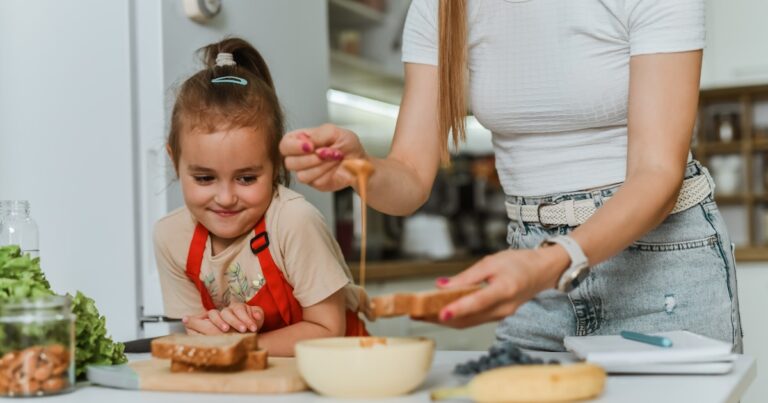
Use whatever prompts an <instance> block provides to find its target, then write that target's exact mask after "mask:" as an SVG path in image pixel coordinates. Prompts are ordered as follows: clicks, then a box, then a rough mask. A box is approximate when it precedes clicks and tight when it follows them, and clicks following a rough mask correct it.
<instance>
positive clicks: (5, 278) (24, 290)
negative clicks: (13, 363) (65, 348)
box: [0, 245, 128, 379]
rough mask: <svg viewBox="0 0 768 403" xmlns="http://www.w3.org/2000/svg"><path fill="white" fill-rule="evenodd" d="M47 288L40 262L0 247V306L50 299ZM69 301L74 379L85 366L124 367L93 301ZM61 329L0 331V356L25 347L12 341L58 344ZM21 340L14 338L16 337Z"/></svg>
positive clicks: (34, 326) (80, 376)
mask: <svg viewBox="0 0 768 403" xmlns="http://www.w3.org/2000/svg"><path fill="white" fill-rule="evenodd" d="M54 294H55V293H54V292H53V290H51V285H50V283H49V282H48V280H47V279H46V278H45V274H44V273H43V271H42V270H41V269H40V259H39V258H34V259H33V258H31V257H30V256H29V255H22V254H21V250H20V249H19V247H18V246H15V245H10V246H2V247H0V304H4V303H7V302H12V301H14V300H19V299H25V298H37V297H42V296H47V295H54ZM68 296H69V297H70V298H71V300H72V313H74V314H75V315H77V319H76V320H75V373H76V376H77V378H78V379H83V378H84V377H85V370H86V367H87V366H88V365H91V364H97V365H111V364H122V363H125V362H126V361H128V360H127V358H126V357H125V354H124V353H123V350H124V348H125V346H124V345H123V344H122V343H116V342H114V341H112V339H111V338H110V337H108V336H107V328H106V319H105V318H104V316H102V315H99V311H98V310H97V309H96V304H95V302H94V301H93V299H91V298H88V297H87V296H86V295H85V294H83V293H81V292H80V291H78V292H77V293H76V294H75V296H74V297H73V296H71V295H69V294H68ZM60 329H61V328H60V327H58V328H53V327H48V326H46V325H39V324H31V325H24V326H23V327H19V326H15V327H11V326H3V327H0V354H5V353H6V352H8V351H14V350H17V349H20V348H23V347H25V346H18V345H15V344H16V343H14V342H13V341H14V340H24V343H25V345H29V344H45V342H46V341H47V340H60V339H61V337H62V335H60V334H58V333H60V332H61V330H60ZM19 332H21V333H23V335H24V337H23V338H20V337H17V336H18V333H19Z"/></svg>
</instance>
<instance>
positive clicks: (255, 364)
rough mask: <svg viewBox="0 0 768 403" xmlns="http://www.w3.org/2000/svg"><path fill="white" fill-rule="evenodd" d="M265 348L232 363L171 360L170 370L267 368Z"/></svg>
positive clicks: (256, 369) (231, 370) (200, 370)
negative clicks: (214, 363) (196, 363)
mask: <svg viewBox="0 0 768 403" xmlns="http://www.w3.org/2000/svg"><path fill="white" fill-rule="evenodd" d="M267 365H268V364H267V350H265V349H260V350H254V351H249V352H248V354H246V356H245V359H244V360H242V361H240V362H238V363H235V364H233V365H226V366H219V365H192V364H187V363H185V362H181V361H174V360H171V372H239V371H261V370H263V369H267Z"/></svg>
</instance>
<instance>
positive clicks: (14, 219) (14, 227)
mask: <svg viewBox="0 0 768 403" xmlns="http://www.w3.org/2000/svg"><path fill="white" fill-rule="evenodd" d="M5 245H19V247H20V248H21V253H29V255H30V256H31V257H33V258H35V257H39V256H40V248H39V246H38V245H39V239H38V230H37V223H35V220H33V219H32V217H30V216H29V202H28V201H26V200H4V201H2V202H0V246H5Z"/></svg>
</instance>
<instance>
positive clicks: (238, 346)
mask: <svg viewBox="0 0 768 403" xmlns="http://www.w3.org/2000/svg"><path fill="white" fill-rule="evenodd" d="M257 340H258V339H257V336H256V333H244V334H241V333H229V334H221V335H214V336H204V335H186V334H173V335H170V336H166V337H161V338H158V339H155V340H152V356H154V357H157V358H165V359H171V360H173V361H176V362H181V363H185V364H190V365H195V366H220V367H226V366H231V365H235V364H238V363H240V362H242V361H244V360H245V358H246V355H247V354H248V352H249V351H251V350H254V349H256V348H257V347H258V343H257Z"/></svg>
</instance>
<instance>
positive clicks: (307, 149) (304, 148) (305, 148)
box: [301, 143, 312, 153]
mask: <svg viewBox="0 0 768 403" xmlns="http://www.w3.org/2000/svg"><path fill="white" fill-rule="evenodd" d="M301 150H302V151H304V152H305V153H308V152H311V151H312V147H311V146H310V145H309V143H301Z"/></svg>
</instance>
